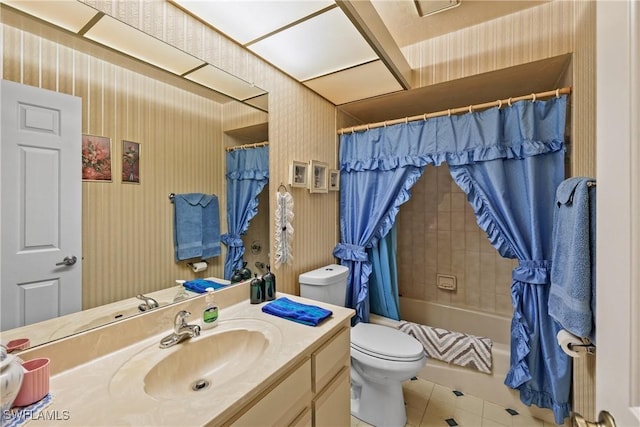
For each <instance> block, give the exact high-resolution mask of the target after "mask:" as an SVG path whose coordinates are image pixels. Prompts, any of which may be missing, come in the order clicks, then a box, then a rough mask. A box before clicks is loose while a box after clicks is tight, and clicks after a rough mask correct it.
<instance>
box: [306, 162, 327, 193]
mask: <svg viewBox="0 0 640 427" xmlns="http://www.w3.org/2000/svg"><path fill="white" fill-rule="evenodd" d="M328 182H329V165H327V164H326V163H324V162H319V161H317V160H311V163H310V168H309V192H310V193H326V192H327V191H328Z"/></svg>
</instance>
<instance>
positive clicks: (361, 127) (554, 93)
mask: <svg viewBox="0 0 640 427" xmlns="http://www.w3.org/2000/svg"><path fill="white" fill-rule="evenodd" d="M569 93H571V87H563V88H560V89H556V90H549V91H546V92H538V93H532V94H530V95H523V96H516V97H513V98H507V99H499V100H497V101H491V102H485V103H483V104H475V105H469V106H468V107H458V108H450V109H448V110H442V111H437V112H435V113H425V114H420V115H419V116H411V117H405V118H402V119H393V120H385V121H384V122H377V123H369V124H366V125H358V126H352V127H346V128H342V129H339V130H338V134H340V135H343V134H345V133H353V132H358V131H361V130H369V129H372V128H379V127H383V126H385V127H386V126H389V125H397V124H400V123H408V122H414V121H417V120H427V119H431V118H433V117H441V116H450V115H452V114H461V113H472V112H474V111H477V110H484V109H487V108H491V107H496V106H497V107H498V108H501V107H502V106H503V105H504V104H506V105H509V106H511V103H512V102H516V101H524V100H529V99H531V100H533V101H535V100H536V99H540V98H548V97H551V96H556V97H560V95H561V94H569Z"/></svg>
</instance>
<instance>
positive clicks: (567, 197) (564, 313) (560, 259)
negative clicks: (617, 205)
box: [549, 177, 596, 343]
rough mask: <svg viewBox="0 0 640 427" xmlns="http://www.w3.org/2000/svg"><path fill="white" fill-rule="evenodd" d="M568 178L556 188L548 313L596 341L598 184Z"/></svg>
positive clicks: (590, 180) (568, 329)
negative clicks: (596, 211) (596, 214)
mask: <svg viewBox="0 0 640 427" xmlns="http://www.w3.org/2000/svg"><path fill="white" fill-rule="evenodd" d="M589 182H595V181H594V180H593V179H590V178H581V177H576V178H569V179H566V180H564V181H563V182H561V183H560V185H559V186H558V189H557V190H556V202H557V203H556V209H555V211H554V223H553V237H552V241H553V252H552V258H551V260H552V265H551V286H550V290H549V315H550V316H551V317H553V318H554V319H555V320H556V321H557V322H558V323H559V324H560V326H561V327H562V328H564V329H566V330H567V331H569V332H571V333H572V334H574V335H576V336H578V337H581V338H588V339H589V340H591V342H594V343H595V322H594V320H595V293H596V287H595V285H596V280H595V261H596V256H595V255H596V254H595V250H596V248H595V242H596V218H595V209H596V187H595V186H591V187H590V186H589V185H588V183H589Z"/></svg>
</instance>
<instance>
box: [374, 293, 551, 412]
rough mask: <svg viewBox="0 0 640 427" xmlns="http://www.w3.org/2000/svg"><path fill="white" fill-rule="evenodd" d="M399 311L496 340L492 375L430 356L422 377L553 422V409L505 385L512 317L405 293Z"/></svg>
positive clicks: (411, 318)
mask: <svg viewBox="0 0 640 427" xmlns="http://www.w3.org/2000/svg"><path fill="white" fill-rule="evenodd" d="M400 313H401V314H402V318H403V320H406V321H409V322H414V323H419V324H422V325H429V326H435V327H439V328H444V329H448V330H451V331H456V332H464V333H467V334H471V335H478V336H483V337H488V338H490V339H491V340H492V341H493V351H492V359H493V372H492V374H491V375H488V374H484V373H482V372H478V371H475V370H472V369H468V368H462V367H459V366H456V365H449V364H447V363H445V362H441V361H439V360H435V359H429V360H428V361H427V364H426V366H425V367H424V368H423V369H422V371H420V373H419V374H418V376H419V377H420V378H422V379H425V380H428V381H431V382H433V383H436V384H440V385H442V386H445V387H449V388H451V389H454V390H460V391H462V392H464V393H467V394H470V395H472V396H476V397H479V398H481V399H483V400H485V401H488V402H491V403H495V404H497V405H500V406H503V407H505V408H512V409H515V410H517V411H518V412H519V413H521V414H523V415H529V416H533V417H536V418H539V419H542V420H544V421H547V422H550V423H553V422H554V421H553V413H552V412H551V411H550V410H548V409H540V408H538V407H536V406H532V407H528V406H525V405H523V404H522V403H521V402H520V398H519V396H518V393H517V392H516V391H513V390H512V389H510V388H509V387H507V386H505V385H504V379H505V376H506V374H507V371H508V370H509V353H510V344H509V340H510V328H511V319H510V318H508V317H504V316H497V315H493V314H490V313H483V312H480V311H474V310H467V309H461V308H457V307H451V306H446V305H442V304H437V303H430V302H426V301H421V300H416V299H412V298H404V297H401V298H400ZM371 322H373V323H381V324H385V325H387V326H391V327H395V328H398V325H399V322H397V321H395V320H391V319H387V318H384V317H380V316H375V315H372V318H371Z"/></svg>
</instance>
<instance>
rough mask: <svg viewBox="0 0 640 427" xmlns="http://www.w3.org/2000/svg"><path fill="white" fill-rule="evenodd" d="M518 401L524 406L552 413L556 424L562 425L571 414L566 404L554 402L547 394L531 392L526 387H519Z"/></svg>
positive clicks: (569, 406)
mask: <svg viewBox="0 0 640 427" xmlns="http://www.w3.org/2000/svg"><path fill="white" fill-rule="evenodd" d="M518 390H519V391H520V400H521V401H522V403H524V404H525V405H529V406H531V405H532V404H533V405H536V406H537V407H539V408H548V409H551V410H552V411H553V418H554V420H555V422H556V424H562V423H564V419H565V418H567V417H568V416H569V415H570V414H571V405H570V404H569V403H568V402H556V401H555V400H554V399H553V397H552V396H551V395H550V394H549V393H545V392H542V391H538V390H532V389H530V388H529V387H527V386H523V387H520V388H519V389H518Z"/></svg>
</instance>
